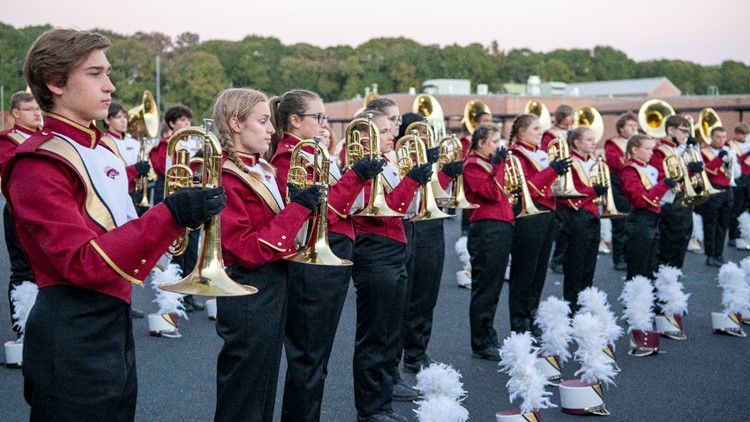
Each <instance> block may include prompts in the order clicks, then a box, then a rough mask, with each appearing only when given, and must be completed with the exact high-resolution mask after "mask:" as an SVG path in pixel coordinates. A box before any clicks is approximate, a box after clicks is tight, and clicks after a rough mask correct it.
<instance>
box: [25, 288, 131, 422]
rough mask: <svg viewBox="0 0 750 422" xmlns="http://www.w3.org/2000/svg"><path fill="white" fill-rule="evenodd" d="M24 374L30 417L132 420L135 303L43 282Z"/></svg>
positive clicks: (30, 324)
mask: <svg viewBox="0 0 750 422" xmlns="http://www.w3.org/2000/svg"><path fill="white" fill-rule="evenodd" d="M23 375H24V397H25V398H26V401H27V402H28V403H29V404H30V405H31V420H32V421H95V420H102V418H105V419H107V420H112V421H132V420H133V419H134V418H135V403H136V397H137V396H138V391H137V389H138V383H137V380H136V369H135V345H134V343H133V332H132V324H131V319H130V305H128V304H127V303H125V302H123V301H122V300H120V299H117V298H114V297H112V296H107V295H104V294H101V293H98V292H94V291H92V290H87V289H81V288H77V287H72V286H65V285H55V286H48V287H44V288H42V289H39V293H38V295H37V298H36V303H35V305H34V307H33V308H32V309H31V313H30V314H29V317H28V320H27V323H26V334H25V339H24V348H23Z"/></svg>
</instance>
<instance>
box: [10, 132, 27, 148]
mask: <svg viewBox="0 0 750 422" xmlns="http://www.w3.org/2000/svg"><path fill="white" fill-rule="evenodd" d="M8 137H10V139H12V140H14V141H15V142H16V143H17V144H18V145H21V144H22V143H23V142H24V141H25V140H26V138H24V137H23V136H21V135H20V134H18V133H16V132H8Z"/></svg>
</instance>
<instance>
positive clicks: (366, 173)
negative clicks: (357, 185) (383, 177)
mask: <svg viewBox="0 0 750 422" xmlns="http://www.w3.org/2000/svg"><path fill="white" fill-rule="evenodd" d="M384 165H385V160H381V159H380V158H376V159H374V160H371V159H370V157H365V158H363V159H361V160H359V161H357V162H356V163H354V165H353V166H352V170H354V172H355V173H357V176H359V178H360V179H362V180H370V179H372V178H374V177H375V176H377V175H378V174H379V173H380V172H382V171H383V166H384Z"/></svg>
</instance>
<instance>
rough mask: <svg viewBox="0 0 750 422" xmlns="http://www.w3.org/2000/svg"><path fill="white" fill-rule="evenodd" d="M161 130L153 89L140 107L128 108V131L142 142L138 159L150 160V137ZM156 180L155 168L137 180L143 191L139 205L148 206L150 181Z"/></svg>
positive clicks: (136, 183)
mask: <svg viewBox="0 0 750 422" xmlns="http://www.w3.org/2000/svg"><path fill="white" fill-rule="evenodd" d="M158 131H159V111H158V110H157V108H156V101H154V96H153V95H152V94H151V91H149V90H146V91H144V92H143V100H142V101H141V105H139V106H138V107H134V108H131V109H130V110H128V133H129V134H130V136H131V137H133V139H136V140H138V141H139V142H140V143H141V146H140V149H139V150H138V161H148V155H149V151H150V150H151V148H150V147H149V139H153V138H156V136H157V135H158ZM149 180H156V174H155V173H154V172H153V169H152V170H151V171H149V174H148V175H147V176H141V177H139V178H138V179H137V180H136V181H135V190H136V192H141V193H142V194H141V200H140V202H139V203H138V206H139V207H141V208H148V207H149V206H150V204H149V202H148V182H149Z"/></svg>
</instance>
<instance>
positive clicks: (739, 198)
mask: <svg viewBox="0 0 750 422" xmlns="http://www.w3.org/2000/svg"><path fill="white" fill-rule="evenodd" d="M735 183H737V186H736V187H735V188H734V195H733V196H734V198H733V201H732V218H731V219H730V220H729V238H730V239H737V238H738V237H742V233H740V224H739V222H738V221H737V217H739V216H740V215H741V214H742V213H743V212H745V211H748V210H750V176H742V177H739V178H737V179H736V180H735Z"/></svg>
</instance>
